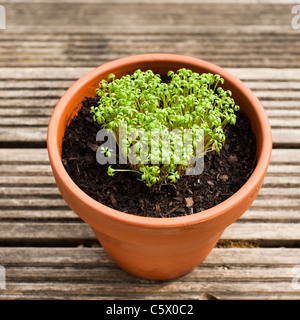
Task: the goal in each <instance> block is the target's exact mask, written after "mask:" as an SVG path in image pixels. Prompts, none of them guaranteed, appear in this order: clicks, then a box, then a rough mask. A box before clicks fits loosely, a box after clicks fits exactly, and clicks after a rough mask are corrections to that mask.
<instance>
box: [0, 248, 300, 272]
mask: <svg viewBox="0 0 300 320" xmlns="http://www.w3.org/2000/svg"><path fill="white" fill-rule="evenodd" d="M0 262H1V265H3V266H6V267H32V268H38V267H52V268H59V267H74V268H75V267H78V268H81V267H86V268H92V267H96V266H98V267H113V266H114V263H113V262H112V261H111V259H110V258H109V257H108V256H107V254H106V253H105V251H104V250H103V248H101V247H98V248H87V247H83V246H81V247H77V248H59V247H53V248H49V247H43V248H39V247H11V248H8V247H1V250H0ZM299 264H300V249H299V248H214V249H213V250H212V252H211V253H210V254H209V255H208V256H207V258H206V259H205V260H204V262H203V263H202V264H201V266H203V267H205V268H207V267H221V266H225V267H226V266H228V265H231V266H236V267H238V266H239V267H250V266H251V267H264V266H265V267H272V266H276V267H287V266H291V267H292V266H295V265H299Z"/></svg>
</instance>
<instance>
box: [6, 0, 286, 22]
mask: <svg viewBox="0 0 300 320" xmlns="http://www.w3.org/2000/svg"><path fill="white" fill-rule="evenodd" d="M5 7H6V11H7V15H8V17H7V18H8V19H9V21H11V25H19V26H22V25H44V26H47V25H53V24H57V23H61V25H69V26H70V25H74V24H75V23H74V21H77V24H78V23H80V24H87V25H98V26H106V25H109V24H113V25H115V24H121V25H125V26H130V25H132V21H134V25H135V26H139V25H144V26H145V25H164V24H165V15H166V14H168V23H169V24H171V25H174V26H175V25H195V24H196V25H200V24H201V25H211V24H212V19H211V18H212V15H210V14H207V12H212V13H213V17H214V20H213V23H214V25H219V26H221V25H222V26H223V25H231V26H232V25H270V24H273V25H290V23H291V8H292V5H291V4H288V5H285V4H273V3H260V4H259V5H257V3H236V2H235V3H233V4H232V5H230V6H228V4H226V3H200V4H199V3H190V4H189V5H188V6H186V5H185V3H173V4H172V6H170V5H168V4H167V3H119V4H118V6H116V4H114V3H103V4H101V3H87V4H86V3H73V4H72V6H66V5H65V4H64V3H60V2H59V3H43V4H41V3H19V4H18V6H15V5H14V4H13V3H6V5H5ZM28 11H29V12H33V11H34V12H35V15H29V16H28V15H27V14H24V13H26V12H28ZM245 12H247V15H245V14H244V13H245ZM278 12H280V14H278ZM179 13H180V14H179ZM129 15H130V17H131V19H128V16H129ZM274 16H276V19H275V18H274ZM99 17H101V19H99ZM233 17H234V19H233ZM75 25H76V24H75Z"/></svg>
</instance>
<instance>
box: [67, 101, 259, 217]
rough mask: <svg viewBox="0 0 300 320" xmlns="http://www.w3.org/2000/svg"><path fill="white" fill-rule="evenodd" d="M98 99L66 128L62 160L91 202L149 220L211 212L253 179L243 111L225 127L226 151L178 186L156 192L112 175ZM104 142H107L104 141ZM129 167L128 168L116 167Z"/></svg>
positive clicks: (133, 177)
mask: <svg viewBox="0 0 300 320" xmlns="http://www.w3.org/2000/svg"><path fill="white" fill-rule="evenodd" d="M97 101H98V97H95V98H93V97H92V98H86V100H85V101H83V107H82V109H81V110H80V111H79V113H78V114H77V116H76V117H75V118H74V119H73V120H72V122H71V123H70V125H69V126H68V127H67V128H66V131H65V137H64V140H63V150H62V161H63V164H64V167H65V169H66V170H67V172H68V174H69V175H70V177H71V178H72V179H73V181H74V182H75V183H76V184H77V186H78V187H79V188H80V189H81V190H83V191H84V192H85V193H86V194H88V195H89V196H90V197H92V198H93V199H95V200H96V201H99V202H100V203H102V204H104V205H107V206H109V207H111V208H114V209H116V210H119V211H123V212H126V213H130V214H135V215H140V216H147V217H176V216H183V215H189V214H193V213H196V212H200V211H203V210H206V209H209V208H211V207H213V206H215V205H217V204H219V203H221V202H222V201H224V200H226V199H227V198H229V197H230V196H231V195H233V194H234V193H235V192H236V191H238V190H239V189H240V188H241V187H242V186H243V185H244V183H245V182H246V181H247V180H248V178H249V177H250V175H251V173H252V172H253V170H254V168H255V165H256V158H255V153H256V144H255V137H254V135H253V133H252V131H251V129H250V124H249V122H248V119H247V118H246V117H245V116H244V114H243V113H242V112H241V111H238V112H237V122H236V125H235V126H230V125H228V126H227V127H226V128H225V134H226V142H225V144H224V146H223V148H222V150H221V152H220V154H218V153H217V152H215V151H213V152H210V153H208V154H207V155H206V156H205V158H204V171H203V173H202V174H201V175H198V176H183V178H182V179H181V180H180V181H179V182H177V183H176V185H174V184H168V185H164V186H162V188H161V190H160V191H153V192H151V191H150V189H149V188H148V187H147V186H146V185H145V184H144V183H143V182H141V181H138V180H137V177H138V175H137V174H135V173H132V172H128V173H127V172H122V173H116V174H115V176H113V177H111V176H108V175H107V167H108V164H107V165H100V164H99V163H98V162H97V161H96V150H97V149H98V147H99V145H101V142H99V143H97V142H96V134H97V132H98V131H99V130H100V129H101V127H100V125H99V124H97V123H95V122H94V121H93V119H92V114H90V107H91V106H97ZM102 143H103V142H102ZM112 167H113V168H117V167H119V168H123V169H124V167H126V165H112Z"/></svg>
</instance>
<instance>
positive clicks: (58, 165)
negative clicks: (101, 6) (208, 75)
mask: <svg viewBox="0 0 300 320" xmlns="http://www.w3.org/2000/svg"><path fill="white" fill-rule="evenodd" d="M164 60H168V61H170V62H174V63H188V64H194V65H198V66H205V67H208V68H209V69H210V72H212V73H218V74H220V75H221V76H222V77H225V78H230V81H231V82H232V83H233V84H234V86H235V87H237V88H238V89H239V90H240V92H241V93H242V94H243V95H244V96H246V97H247V99H248V100H249V104H251V106H252V108H253V109H254V111H255V114H256V116H257V119H258V122H259V127H260V129H261V131H262V135H263V139H262V147H261V153H260V155H258V157H257V164H256V167H255V169H254V171H253V173H252V175H251V176H250V177H249V179H248V180H247V182H246V183H245V184H244V185H243V186H242V187H241V188H240V189H239V190H238V191H237V192H236V193H234V194H233V195H232V196H231V197H229V198H228V199H226V200H225V201H223V202H221V203H220V204H218V205H216V206H214V207H212V208H210V209H207V210H204V211H202V212H197V213H194V214H192V215H188V216H181V217H171V218H154V217H143V216H136V215H133V214H129V213H124V212H122V211H118V210H115V209H113V208H110V207H108V206H105V205H103V204H101V203H99V202H97V201H96V200H94V199H92V198H91V197H90V196H88V195H87V194H86V193H85V192H84V191H82V190H81V189H80V188H79V187H78V186H77V185H76V184H75V183H74V182H73V180H72V179H71V177H70V176H69V175H68V173H67V171H66V170H65V168H64V166H63V163H62V160H61V152H60V150H59V149H60V148H59V143H58V127H59V123H60V121H62V115H63V113H64V110H65V108H66V106H67V104H68V103H69V101H70V99H71V97H72V95H73V94H74V93H75V92H76V91H77V90H79V89H80V88H83V87H85V86H86V84H87V83H88V82H89V81H90V79H92V78H94V77H96V76H97V75H98V74H99V73H108V72H109V70H110V69H112V68H116V67H117V66H123V65H128V64H136V63H143V62H147V61H164ZM47 149H48V155H49V159H50V163H51V166H52V169H53V171H55V172H56V174H57V176H58V178H59V179H60V180H61V181H62V182H63V183H64V184H65V187H66V188H67V189H68V191H69V192H70V193H71V194H72V196H73V197H77V198H78V199H79V200H80V201H82V202H83V203H84V205H85V206H87V207H89V208H90V209H92V210H95V211H96V212H98V213H99V214H103V215H105V216H106V217H107V218H110V219H114V220H118V221H123V222H125V223H129V224H132V225H141V226H144V227H145V226H147V227H151V228H162V227H163V228H166V227H167V228H174V227H179V226H182V225H185V226H191V225H194V224H196V223H199V222H204V221H207V220H211V219H215V218H216V217H218V216H220V215H222V214H224V213H226V212H228V210H230V209H232V208H233V207H234V206H236V205H239V204H242V203H245V202H247V201H251V202H252V201H253V199H252V197H251V193H252V191H253V190H257V189H259V188H260V185H261V182H262V179H263V177H264V175H265V173H266V171H267V168H268V165H269V162H270V158H271V152H272V134H271V127H270V123H269V119H268V117H267V114H266V112H265V110H264V108H263V106H262V104H261V103H260V101H259V100H258V98H257V97H256V96H255V95H254V93H253V92H252V91H251V90H250V89H249V88H248V87H247V86H246V85H245V84H244V83H243V82H242V81H241V80H239V79H238V78H237V77H235V76H234V75H232V74H231V73H230V72H229V71H227V70H225V69H223V68H221V67H219V66H217V65H214V64H212V63H210V62H207V61H204V60H201V59H197V58H193V57H188V56H183V55H176V54H166V53H154V54H140V55H134V56H128V57H125V58H120V59H117V60H114V61H111V62H108V63H105V64H103V65H101V66H99V67H97V68H96V69H94V70H92V71H90V72H89V73H87V74H86V75H84V76H83V77H81V78H80V79H79V80H77V81H76V82H75V83H74V84H73V85H72V86H71V87H70V88H69V89H68V90H67V91H66V92H65V94H64V95H63V96H62V97H61V99H60V100H59V102H58V103H57V105H56V107H55V108H54V111H53V113H52V116H51V119H50V122H49V125H48V131H47ZM257 191H258V190H257Z"/></svg>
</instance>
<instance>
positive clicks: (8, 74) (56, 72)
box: [0, 67, 300, 81]
mask: <svg viewBox="0 0 300 320" xmlns="http://www.w3.org/2000/svg"><path fill="white" fill-rule="evenodd" d="M92 69H93V68H84V67H81V68H69V67H65V68H61V69H59V68H47V69H45V68H28V67H27V68H5V67H1V68H0V79H1V80H6V79H11V80H12V79H14V80H20V81H23V80H30V81H31V80H37V79H40V80H42V81H47V80H48V81H49V80H52V79H53V80H55V81H57V80H70V79H71V80H76V79H78V78H80V77H82V76H83V75H85V74H86V73H88V72H89V71H91V70H92ZM226 69H227V70H228V71H229V72H231V73H232V74H234V75H235V76H236V77H238V78H240V79H242V80H244V81H250V80H251V81H252V80H259V81H266V80H272V81H275V80H276V81H286V80H289V81H293V80H300V68H284V69H275V68H226Z"/></svg>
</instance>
